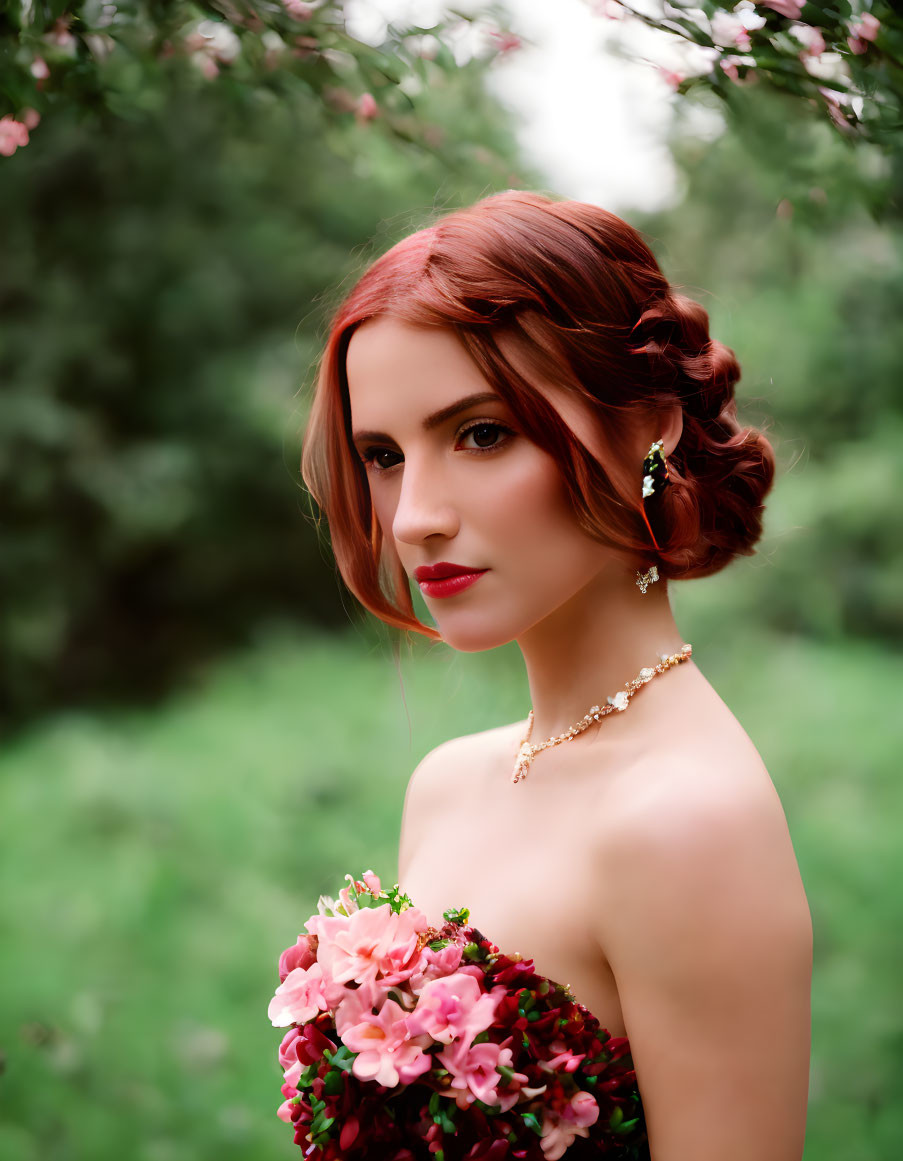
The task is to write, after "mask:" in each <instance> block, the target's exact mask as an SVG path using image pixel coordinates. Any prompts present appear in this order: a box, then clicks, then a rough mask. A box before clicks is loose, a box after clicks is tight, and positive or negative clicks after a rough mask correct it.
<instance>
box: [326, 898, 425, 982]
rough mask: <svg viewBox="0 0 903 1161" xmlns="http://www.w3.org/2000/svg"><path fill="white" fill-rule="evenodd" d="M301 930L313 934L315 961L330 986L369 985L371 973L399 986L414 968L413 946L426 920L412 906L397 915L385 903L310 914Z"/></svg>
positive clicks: (415, 948) (415, 962)
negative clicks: (348, 911) (332, 983)
mask: <svg viewBox="0 0 903 1161" xmlns="http://www.w3.org/2000/svg"><path fill="white" fill-rule="evenodd" d="M304 926H305V927H306V928H307V929H308V931H310V932H311V934H313V935H317V936H319V940H320V942H319V945H318V947H317V961H318V962H319V963H320V964H321V965H322V968H323V972H324V974H325V975H326V976H328V977H329V978H330V979H331V980H334V981H335V982H336V983H340V984H341V983H347V982H348V981H349V980H355V981H357V982H358V983H366V982H372V981H373V980H375V979H376V977H377V975H379V974H381V975H383V976H384V977H385V981H386V982H387V983H400V982H401V980H403V979H407V977H408V976H410V974H411V972H412V971H413V970H414V968H415V967H416V966H417V942H418V936H419V935H420V933H421V932H422V931H426V930H427V928H428V927H429V922H428V921H427V918H426V916H425V915H424V914H423V912H422V911H421V910H420V909H419V908H418V907H409V908H407V910H405V911H402V912H401V913H400V914H397V913H395V912H394V911H393V910H392V908H391V906H390V905H389V904H388V903H383V904H381V905H380V906H379V907H363V908H361V909H360V910H358V911H354V912H352V913H351V915H348V916H345V915H314V916H311V918H310V919H308V920H307V921H306V923H305V924H304Z"/></svg>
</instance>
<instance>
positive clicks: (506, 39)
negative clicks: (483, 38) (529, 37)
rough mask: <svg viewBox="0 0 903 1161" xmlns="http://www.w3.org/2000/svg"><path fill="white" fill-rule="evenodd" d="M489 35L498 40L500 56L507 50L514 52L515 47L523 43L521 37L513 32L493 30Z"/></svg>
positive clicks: (497, 45)
mask: <svg viewBox="0 0 903 1161" xmlns="http://www.w3.org/2000/svg"><path fill="white" fill-rule="evenodd" d="M489 35H490V36H491V37H492V39H493V40H494V41H495V42H496V47H497V49H498V52H499V55H500V56H501V55H502V54H504V53H506V52H513V51H514V49H516V48H520V47H521V45H522V43H523V42H522V41H521V38H520V37H519V36H517V35H516V34H515V33H513V32H503V31H501V30H493V31H491V32H490V33H489Z"/></svg>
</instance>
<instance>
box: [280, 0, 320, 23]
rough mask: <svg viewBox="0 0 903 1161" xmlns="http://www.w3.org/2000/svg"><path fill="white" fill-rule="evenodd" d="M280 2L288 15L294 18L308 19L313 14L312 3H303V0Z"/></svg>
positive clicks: (283, 0)
mask: <svg viewBox="0 0 903 1161" xmlns="http://www.w3.org/2000/svg"><path fill="white" fill-rule="evenodd" d="M282 4H283V6H284V8H285V10H286V12H287V13H288V14H289V16H293V17H294V18H295V20H310V18H311V16H313V13H314V6H313V4H305V3H304V2H303V0H282Z"/></svg>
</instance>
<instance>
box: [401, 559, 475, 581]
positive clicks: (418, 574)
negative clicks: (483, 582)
mask: <svg viewBox="0 0 903 1161" xmlns="http://www.w3.org/2000/svg"><path fill="white" fill-rule="evenodd" d="M485 571H486V570H485V569H483V568H474V567H473V565H469V564H451V563H450V562H449V561H447V560H440V561H439V563H438V564H421V565H419V566H418V567H417V568H415V569H414V580H416V581H417V582H418V583H419V582H420V581H432V580H443V579H444V578H445V577H447V576H466V575H468V574H469V573H477V572H485Z"/></svg>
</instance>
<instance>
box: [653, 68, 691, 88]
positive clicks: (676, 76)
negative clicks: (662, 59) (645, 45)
mask: <svg viewBox="0 0 903 1161" xmlns="http://www.w3.org/2000/svg"><path fill="white" fill-rule="evenodd" d="M658 71H659V72H660V73H661V74H662V76H663V77H664V79H665V80H666V81H667V83H668V84H669V85H670V86H671V88H672V89H676V88H678V87H679V86H680V84H681V82H682V81H683V80H685V77H684V74H683V73H676V72H672V71H671V70H670V69H666V68H662V66H661V65H659V66H658Z"/></svg>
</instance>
